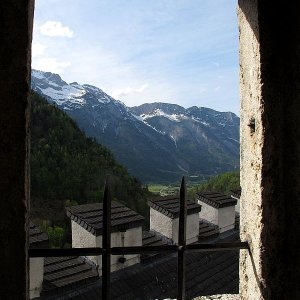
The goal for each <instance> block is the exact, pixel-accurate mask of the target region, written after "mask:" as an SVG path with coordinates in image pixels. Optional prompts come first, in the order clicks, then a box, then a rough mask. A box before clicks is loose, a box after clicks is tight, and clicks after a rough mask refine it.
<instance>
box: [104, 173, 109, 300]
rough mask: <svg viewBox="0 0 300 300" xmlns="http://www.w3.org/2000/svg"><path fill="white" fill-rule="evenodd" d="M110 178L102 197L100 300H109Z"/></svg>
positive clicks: (107, 180)
mask: <svg viewBox="0 0 300 300" xmlns="http://www.w3.org/2000/svg"><path fill="white" fill-rule="evenodd" d="M109 185H110V177H109V176H108V177H107V179H106V183H105V190H104V196H103V224H102V226H103V232H102V251H103V254H102V299H105V300H108V299H110V257H111V252H110V251H111V236H110V233H111V194H110V186H109Z"/></svg>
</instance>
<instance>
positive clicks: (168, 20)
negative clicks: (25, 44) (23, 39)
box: [32, 0, 239, 114]
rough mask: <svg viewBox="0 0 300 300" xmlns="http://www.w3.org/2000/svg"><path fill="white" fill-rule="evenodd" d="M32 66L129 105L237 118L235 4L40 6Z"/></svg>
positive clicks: (176, 1)
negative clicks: (196, 109) (172, 106)
mask: <svg viewBox="0 0 300 300" xmlns="http://www.w3.org/2000/svg"><path fill="white" fill-rule="evenodd" d="M35 2H36V9H35V22H34V37H33V57H32V65H33V68H36V69H39V70H43V71H51V72H55V73H59V74H60V75H61V76H62V78H63V79H64V80H66V81H67V82H73V81H77V82H79V83H81V84H83V83H89V84H93V85H96V86H98V87H99V88H101V89H103V90H104V91H105V92H106V93H108V94H109V95H112V96H113V97H115V98H116V99H119V100H121V101H123V102H124V103H125V104H126V105H128V106H134V105H139V104H142V103H145V102H155V101H160V102H170V103H177V104H179V105H182V106H184V107H190V106H193V105H196V106H205V107H210V108H213V109H216V110H220V111H233V112H235V113H237V114H238V113H239V88H238V68H239V67H238V27H237V17H236V2H237V1H236V0H214V1H213V0H151V1H150V0H126V1H123V0H36V1H35Z"/></svg>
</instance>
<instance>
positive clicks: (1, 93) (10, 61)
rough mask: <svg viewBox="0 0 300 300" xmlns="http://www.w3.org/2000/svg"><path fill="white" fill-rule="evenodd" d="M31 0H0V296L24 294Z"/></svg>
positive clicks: (26, 262) (2, 297)
mask: <svg viewBox="0 0 300 300" xmlns="http://www.w3.org/2000/svg"><path fill="white" fill-rule="evenodd" d="M32 19H33V0H27V1H26V0H1V1H0V298H1V299H17V300H20V299H26V298H27V290H28V288H27V287H28V280H26V278H27V273H28V258H27V249H26V248H27V243H28V241H27V212H28V209H29V203H28V199H29V184H28V181H27V178H28V176H27V173H28V161H27V157H28V143H27V141H28V134H27V133H28V128H27V124H28V103H27V95H28V91H29V83H28V79H29V74H30V55H31V53H30V52H31V33H32Z"/></svg>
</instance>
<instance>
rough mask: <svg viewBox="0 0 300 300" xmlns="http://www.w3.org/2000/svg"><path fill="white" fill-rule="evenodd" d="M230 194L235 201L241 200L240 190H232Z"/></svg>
mask: <svg viewBox="0 0 300 300" xmlns="http://www.w3.org/2000/svg"><path fill="white" fill-rule="evenodd" d="M230 192H231V196H232V197H234V198H237V199H240V198H241V193H242V189H237V190H232V191H230Z"/></svg>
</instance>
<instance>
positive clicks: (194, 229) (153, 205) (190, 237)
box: [148, 196, 201, 244]
mask: <svg viewBox="0 0 300 300" xmlns="http://www.w3.org/2000/svg"><path fill="white" fill-rule="evenodd" d="M148 204H149V206H150V230H153V231H155V232H157V233H159V234H162V235H163V236H165V237H167V238H169V239H170V240H172V242H174V243H178V227H179V198H178V196H168V197H160V198H157V199H153V200H150V201H148ZM200 211H201V206H200V205H198V204H197V203H195V201H192V200H188V201H187V225H186V228H187V231H186V243H187V244H191V243H195V242H197V241H198V237H199V215H198V214H199V212H200Z"/></svg>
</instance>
